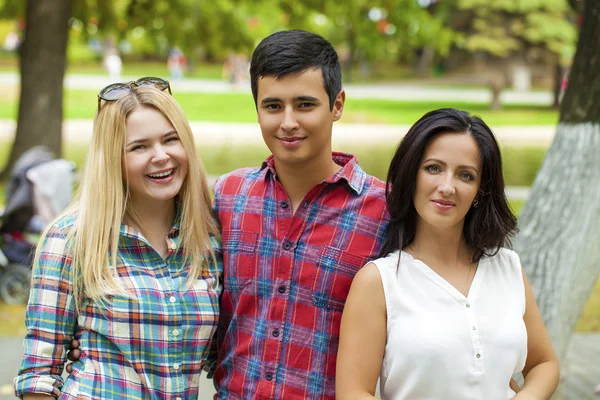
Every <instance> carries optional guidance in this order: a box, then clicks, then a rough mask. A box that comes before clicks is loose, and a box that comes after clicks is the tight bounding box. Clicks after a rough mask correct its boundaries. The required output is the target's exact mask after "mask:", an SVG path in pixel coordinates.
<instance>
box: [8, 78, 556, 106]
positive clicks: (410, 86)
mask: <svg viewBox="0 0 600 400" xmlns="http://www.w3.org/2000/svg"><path fill="white" fill-rule="evenodd" d="M137 78H139V76H137V77H136V76H123V77H122V79H121V81H124V82H127V81H130V80H135V79H137ZM18 83H19V75H18V74H17V73H16V72H4V73H0V86H1V85H9V86H12V85H16V84H18ZM110 83H113V82H112V81H111V80H110V79H109V78H108V77H107V76H106V75H84V74H69V75H67V76H66V77H65V86H66V87H68V88H71V89H93V90H100V89H101V88H102V87H104V86H106V85H108V84H110ZM171 86H172V88H173V90H174V91H176V92H205V93H230V92H240V93H250V85H249V84H245V85H243V86H242V87H234V86H232V85H231V84H230V83H229V82H226V81H219V80H206V79H188V78H185V79H182V80H176V81H172V82H171ZM344 89H345V90H346V93H347V94H348V96H349V97H350V98H353V99H354V98H376V99H390V100H457V99H460V101H468V102H481V103H489V102H490V99H491V94H490V91H489V90H487V89H485V88H461V87H444V86H437V87H436V86H433V85H422V84H415V83H375V84H347V85H344ZM501 99H502V102H503V103H504V104H538V105H539V104H546V105H549V104H552V93H551V92H549V91H533V92H515V91H513V90H505V91H504V92H503V93H502V97H501Z"/></svg>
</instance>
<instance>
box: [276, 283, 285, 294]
mask: <svg viewBox="0 0 600 400" xmlns="http://www.w3.org/2000/svg"><path fill="white" fill-rule="evenodd" d="M277 291H278V292H279V293H281V294H284V293H285V285H281V286H279V288H278V289H277Z"/></svg>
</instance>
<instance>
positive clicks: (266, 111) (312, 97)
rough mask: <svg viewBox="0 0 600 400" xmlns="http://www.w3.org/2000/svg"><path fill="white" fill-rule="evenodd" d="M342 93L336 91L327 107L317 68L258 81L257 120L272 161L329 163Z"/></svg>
mask: <svg viewBox="0 0 600 400" xmlns="http://www.w3.org/2000/svg"><path fill="white" fill-rule="evenodd" d="M344 100H345V94H344V92H343V91H342V92H340V93H339V94H338V95H337V97H336V99H335V103H334V106H333V110H330V108H329V97H328V95H327V92H326V91H325V87H324V86H323V75H322V73H321V70H319V69H309V70H307V71H305V72H302V73H300V74H292V75H286V76H283V77H281V78H279V79H275V78H274V77H272V76H266V77H262V78H260V79H259V81H258V92H257V107H258V123H259V124H260V128H261V131H262V135H263V139H264V141H265V143H266V145H267V147H268V148H269V150H271V153H273V156H274V158H275V165H277V164H285V165H287V166H303V165H306V163H316V164H317V165H318V164H321V163H323V164H326V163H331V132H332V128H333V122H334V121H337V120H338V119H340V117H341V116H342V111H343V108H344Z"/></svg>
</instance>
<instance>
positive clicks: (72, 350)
mask: <svg viewBox="0 0 600 400" xmlns="http://www.w3.org/2000/svg"><path fill="white" fill-rule="evenodd" d="M79 357H81V350H79V340H77V339H73V340H71V344H70V345H69V350H68V351H67V358H68V359H69V360H71V361H79ZM71 364H72V363H69V364H67V367H66V370H67V372H68V373H69V374H70V373H72V372H73V366H72V365H71Z"/></svg>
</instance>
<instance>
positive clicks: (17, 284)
mask: <svg viewBox="0 0 600 400" xmlns="http://www.w3.org/2000/svg"><path fill="white" fill-rule="evenodd" d="M30 280H31V273H30V271H29V267H27V266H25V265H19V264H10V265H9V266H8V267H7V268H6V271H5V272H4V274H2V277H1V278H0V297H2V300H4V302H5V303H7V304H25V303H27V300H29V285H30V283H29V282H30Z"/></svg>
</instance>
